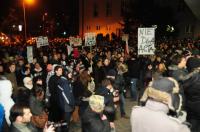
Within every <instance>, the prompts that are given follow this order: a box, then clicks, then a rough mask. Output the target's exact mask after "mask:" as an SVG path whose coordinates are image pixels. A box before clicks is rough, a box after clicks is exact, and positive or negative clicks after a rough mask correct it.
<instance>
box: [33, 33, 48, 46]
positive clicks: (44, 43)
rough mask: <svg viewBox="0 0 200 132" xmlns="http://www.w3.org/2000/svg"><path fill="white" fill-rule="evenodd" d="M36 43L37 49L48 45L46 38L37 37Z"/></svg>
mask: <svg viewBox="0 0 200 132" xmlns="http://www.w3.org/2000/svg"><path fill="white" fill-rule="evenodd" d="M36 43H37V48H39V47H42V46H47V45H49V41H48V38H47V37H43V36H40V37H37V38H36Z"/></svg>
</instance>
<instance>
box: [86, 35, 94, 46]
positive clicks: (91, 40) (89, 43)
mask: <svg viewBox="0 0 200 132" xmlns="http://www.w3.org/2000/svg"><path fill="white" fill-rule="evenodd" d="M94 45H96V34H95V33H85V46H94Z"/></svg>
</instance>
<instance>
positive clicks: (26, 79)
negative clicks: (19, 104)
mask: <svg viewBox="0 0 200 132" xmlns="http://www.w3.org/2000/svg"><path fill="white" fill-rule="evenodd" d="M30 81H32V79H31V78H30V77H25V78H24V79H23V82H24V86H25V87H26V88H28V89H32V88H33V84H28V82H30Z"/></svg>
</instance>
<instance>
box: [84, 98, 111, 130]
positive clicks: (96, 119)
mask: <svg viewBox="0 0 200 132" xmlns="http://www.w3.org/2000/svg"><path fill="white" fill-rule="evenodd" d="M103 110H104V97H103V96H99V95H92V96H91V97H90V98H89V107H88V108H87V109H86V110H85V112H84V113H83V116H82V118H81V121H82V124H83V126H82V130H83V132H110V131H111V128H110V125H109V122H108V120H107V117H106V116H105V115H104V114H103Z"/></svg>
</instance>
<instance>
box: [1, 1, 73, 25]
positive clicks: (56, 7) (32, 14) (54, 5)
mask: <svg viewBox="0 0 200 132" xmlns="http://www.w3.org/2000/svg"><path fill="white" fill-rule="evenodd" d="M20 1H22V0H1V3H0V20H2V19H3V18H5V17H6V16H7V15H8V14H9V9H10V8H12V9H16V10H17V11H18V13H19V14H23V8H22V2H20ZM70 7H71V6H70V0H35V4H34V5H27V8H26V15H27V19H30V20H31V21H33V20H34V23H35V22H37V20H39V19H41V18H42V14H44V13H45V12H48V15H50V16H52V17H53V16H55V15H56V14H59V13H60V14H61V13H64V14H66V15H69V14H70V10H71V9H70Z"/></svg>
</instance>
